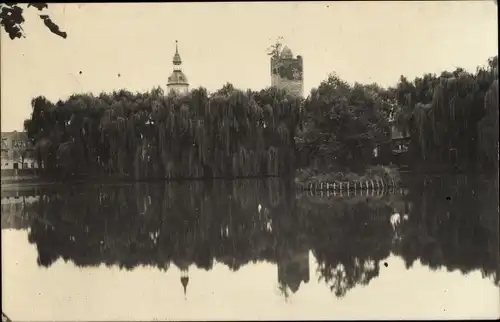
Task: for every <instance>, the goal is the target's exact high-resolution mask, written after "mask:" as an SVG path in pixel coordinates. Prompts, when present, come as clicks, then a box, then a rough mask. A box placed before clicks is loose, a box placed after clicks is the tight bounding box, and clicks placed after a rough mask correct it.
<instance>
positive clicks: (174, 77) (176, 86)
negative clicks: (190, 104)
mask: <svg viewBox="0 0 500 322" xmlns="http://www.w3.org/2000/svg"><path fill="white" fill-rule="evenodd" d="M172 63H173V64H174V70H173V72H172V74H171V75H170V77H169V78H168V83H167V92H168V93H170V92H171V91H175V92H177V93H178V94H186V93H187V92H188V91H189V83H188V79H187V77H186V75H184V73H183V72H182V69H181V64H182V59H181V55H179V48H178V46H177V40H176V41H175V54H174V59H173V61H172Z"/></svg>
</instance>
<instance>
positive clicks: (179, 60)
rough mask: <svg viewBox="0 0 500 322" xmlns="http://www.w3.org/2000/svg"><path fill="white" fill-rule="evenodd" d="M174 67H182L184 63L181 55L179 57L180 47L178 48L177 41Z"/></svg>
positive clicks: (176, 42)
mask: <svg viewBox="0 0 500 322" xmlns="http://www.w3.org/2000/svg"><path fill="white" fill-rule="evenodd" d="M173 63H174V65H180V64H181V63H182V60H181V55H179V46H178V41H177V40H176V41H175V54H174V60H173Z"/></svg>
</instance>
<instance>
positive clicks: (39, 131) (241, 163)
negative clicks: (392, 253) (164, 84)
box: [24, 56, 498, 179]
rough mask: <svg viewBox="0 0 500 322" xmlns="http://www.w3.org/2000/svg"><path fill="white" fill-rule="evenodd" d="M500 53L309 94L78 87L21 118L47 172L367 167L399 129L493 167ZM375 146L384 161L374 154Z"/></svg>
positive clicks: (460, 158)
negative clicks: (391, 80)
mask: <svg viewBox="0 0 500 322" xmlns="http://www.w3.org/2000/svg"><path fill="white" fill-rule="evenodd" d="M497 68H498V57H497V56H495V57H493V58H491V59H490V60H489V61H488V64H487V66H485V67H478V69H477V71H476V72H475V73H469V72H466V71H464V70H463V69H456V70H455V71H453V72H443V73H441V75H439V76H437V75H435V74H426V75H424V76H423V77H417V78H415V79H414V80H413V81H409V80H408V79H406V78H405V77H401V79H400V80H399V82H398V83H397V84H396V86H394V87H389V88H383V87H381V86H378V85H377V84H370V85H363V84H359V83H355V84H349V83H347V82H345V81H344V80H342V79H341V78H340V77H339V76H338V75H335V74H331V75H330V76H329V77H328V78H327V79H326V80H325V81H323V82H321V84H320V85H319V86H318V87H317V88H314V89H312V91H311V93H310V95H309V96H308V97H307V98H306V99H302V98H298V97H294V96H291V95H289V94H287V93H286V92H284V91H282V90H278V89H276V88H267V89H264V90H261V91H250V90H248V91H242V90H238V89H235V88H234V87H233V86H232V85H231V84H226V85H225V86H224V87H223V88H221V89H220V90H218V91H216V92H214V93H212V94H209V93H208V92H207V90H206V89H204V88H198V89H193V90H191V91H190V92H189V94H188V95H185V96H178V95H176V94H175V93H168V94H167V95H165V93H164V92H163V91H162V90H161V89H160V88H155V89H153V90H151V91H149V92H146V93H131V92H129V91H126V90H121V91H118V92H113V93H102V94H100V95H98V96H94V95H93V94H74V95H72V96H70V97H69V98H68V99H67V100H59V101H58V102H56V103H53V102H50V101H49V100H47V99H46V98H45V97H43V96H40V97H36V98H34V99H33V100H32V114H31V117H30V118H29V119H28V120H26V121H25V123H24V127H25V130H26V131H27V133H28V137H29V139H30V140H31V141H32V143H33V144H34V146H35V149H36V153H37V158H38V160H39V163H40V165H43V172H44V173H45V174H50V175H54V174H59V175H62V176H71V175H77V174H78V175H84V176H89V175H103V174H107V175H114V176H119V177H128V178H134V179H146V178H207V177H227V178H235V177H253V176H255V177H257V176H281V175H287V174H290V173H293V171H294V170H295V169H296V168H297V167H308V166H314V167H321V166H325V165H326V166H328V165H330V166H331V165H335V166H336V167H337V168H338V169H342V170H347V171H361V170H362V169H364V168H366V166H367V164H370V163H374V162H375V163H387V162H390V161H391V127H396V128H398V129H399V130H400V131H402V132H403V133H407V134H408V135H409V138H410V148H409V152H408V153H409V155H410V156H411V157H410V158H409V159H411V160H412V162H413V164H414V165H429V164H432V165H436V164H437V165H443V166H445V167H453V168H456V169H461V170H472V169H482V170H485V169H486V170H496V165H497V164H498V69H497ZM375 150H377V151H378V152H377V154H378V159H374V151H375Z"/></svg>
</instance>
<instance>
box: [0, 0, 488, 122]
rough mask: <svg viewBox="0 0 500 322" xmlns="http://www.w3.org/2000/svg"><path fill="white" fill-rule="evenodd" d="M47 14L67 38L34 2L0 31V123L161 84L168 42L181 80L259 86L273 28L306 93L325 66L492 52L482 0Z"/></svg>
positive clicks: (85, 7)
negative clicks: (41, 106)
mask: <svg viewBox="0 0 500 322" xmlns="http://www.w3.org/2000/svg"><path fill="white" fill-rule="evenodd" d="M48 12H49V13H50V15H51V16H52V18H53V20H54V21H55V22H56V23H58V24H59V25H60V26H61V29H62V30H64V31H66V32H67V33H68V38H67V39H63V38H60V37H59V36H56V35H54V34H52V33H50V31H49V30H48V29H47V28H45V26H44V25H43V22H42V21H41V20H40V19H39V18H38V17H37V14H38V12H37V11H36V10H27V12H26V15H25V18H26V23H25V25H24V26H23V28H24V31H25V32H26V38H25V39H17V40H10V39H9V38H8V36H7V35H6V34H5V32H3V30H2V32H1V38H0V40H1V41H0V44H1V113H2V123H1V126H2V131H12V130H22V126H23V125H22V124H23V121H24V119H26V118H28V117H29V115H30V113H31V105H30V102H31V99H32V98H33V97H36V96H38V95H44V96H46V97H47V98H48V99H50V100H52V101H57V100H58V99H64V98H67V97H68V96H69V95H71V94H72V93H81V92H92V93H94V94H99V93H101V92H109V91H113V90H118V89H121V88H125V89H127V90H129V91H132V92H137V91H146V90H150V89H151V88H153V87H156V86H161V87H162V88H164V89H165V88H166V83H167V77H168V76H169V75H170V73H171V71H172V56H173V54H174V50H175V40H176V39H177V40H178V41H179V51H180V54H181V57H182V59H183V70H184V72H185V73H186V75H187V77H188V79H189V81H190V84H191V88H194V87H198V86H203V87H206V88H207V89H208V90H209V91H214V90H216V89H218V88H220V87H221V86H222V85H223V84H225V83H226V82H231V83H233V85H234V86H235V87H237V88H241V89H247V88H251V89H261V88H264V87H267V86H270V83H271V78H270V75H269V73H270V66H269V57H268V56H267V55H266V49H267V48H268V47H269V46H270V45H271V44H272V43H273V42H274V40H275V39H276V38H277V37H278V36H283V37H284V39H285V43H286V44H287V45H288V46H289V47H290V48H291V49H292V51H293V52H294V54H300V55H302V56H303V58H304V83H305V84H304V89H305V93H306V94H307V93H309V91H310V89H311V88H313V87H316V86H317V85H319V83H320V82H321V81H322V80H324V79H325V78H326V77H327V76H328V74H329V73H330V72H336V73H337V74H338V75H339V76H340V77H341V78H343V79H345V80H347V81H349V82H354V81H358V82H361V83H373V82H377V83H379V84H381V85H383V86H390V85H394V84H396V82H397V81H398V78H399V76H400V75H402V74H403V75H405V76H407V77H409V78H414V77H415V76H421V75H422V74H424V73H427V72H434V73H440V72H441V71H442V70H445V69H454V68H456V67H459V66H460V67H463V68H465V69H467V70H470V71H474V70H475V68H476V66H478V65H483V64H485V63H486V60H487V59H488V58H489V57H491V56H494V55H497V54H498V49H497V48H498V39H497V38H498V30H497V27H498V22H497V20H498V17H497V7H496V5H495V3H494V2H493V1H446V2H444V1H443V2H438V1H427V2H417V1H415V2H413V1H412V2H410V1H405V2H395V1H391V2H378V1H374V2H331V3H328V2H319V3H314V2H301V3H299V2H297V3H294V2H289V3H283V2H280V3H256V2H250V3H186V4H180V3H179V4H172V3H149V4H139V3H129V4H112V3H99V4H76V3H75V4H50V5H49V9H48ZM80 71H81V72H82V74H79V72H80ZM118 74H120V75H121V77H118Z"/></svg>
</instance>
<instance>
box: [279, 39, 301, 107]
mask: <svg viewBox="0 0 500 322" xmlns="http://www.w3.org/2000/svg"><path fill="white" fill-rule="evenodd" d="M303 72H304V66H303V62H302V56H297V57H296V58H294V56H293V53H292V51H291V50H290V48H288V47H287V46H285V47H284V48H283V50H282V51H281V53H279V55H275V56H272V57H271V86H273V87H277V88H280V89H284V90H286V91H288V92H289V93H291V94H293V95H296V96H299V97H304V79H303Z"/></svg>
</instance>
